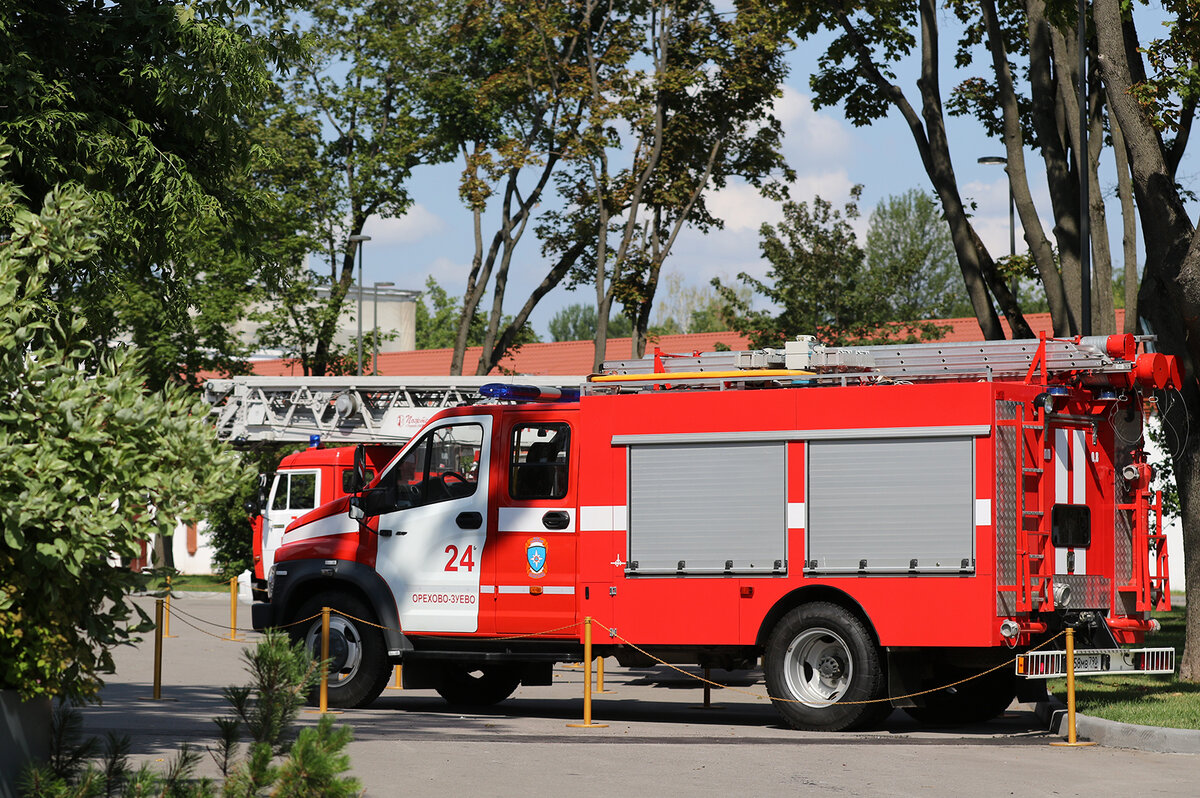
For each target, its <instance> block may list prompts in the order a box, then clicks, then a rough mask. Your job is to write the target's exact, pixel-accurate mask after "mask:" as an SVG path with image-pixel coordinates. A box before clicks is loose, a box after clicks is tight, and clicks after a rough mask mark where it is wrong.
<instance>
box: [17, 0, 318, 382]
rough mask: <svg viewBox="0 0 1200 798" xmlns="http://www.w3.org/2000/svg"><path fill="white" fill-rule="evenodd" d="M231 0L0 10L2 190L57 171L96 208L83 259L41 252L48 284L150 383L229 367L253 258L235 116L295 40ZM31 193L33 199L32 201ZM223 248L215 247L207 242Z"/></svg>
mask: <svg viewBox="0 0 1200 798" xmlns="http://www.w3.org/2000/svg"><path fill="white" fill-rule="evenodd" d="M266 4H267V5H270V6H276V5H278V3H277V2H276V1H275V0H267V2H266ZM244 12H245V4H243V3H241V2H237V1H236V0H208V1H207V2H202V3H194V4H190V5H186V6H185V5H181V4H178V3H176V2H173V1H172V0H128V2H122V3H101V2H92V1H91V0H50V1H48V2H38V3H15V4H14V3H6V4H4V5H3V8H2V9H0V29H3V30H4V36H3V37H2V38H0V63H3V64H4V65H5V67H4V69H3V70H0V95H3V96H4V97H5V101H4V103H3V104H0V139H3V140H5V141H7V142H8V143H9V144H11V145H13V147H14V151H15V152H16V153H17V157H16V158H15V159H14V161H13V163H12V164H11V165H10V174H11V176H12V180H13V182H15V183H16V185H17V186H18V187H19V189H20V191H21V194H20V197H21V198H20V199H18V200H16V201H17V202H18V203H20V204H21V205H22V206H23V207H25V208H26V209H27V210H34V209H35V207H36V204H37V203H40V201H41V198H42V197H43V196H45V195H46V194H47V193H48V192H50V191H51V188H52V187H53V186H56V185H65V184H67V183H71V184H74V185H77V186H78V187H79V188H80V190H81V191H82V192H83V193H85V194H86V195H87V196H88V197H89V198H90V200H91V202H92V203H93V204H94V205H95V206H96V208H97V211H98V213H97V215H96V220H95V224H94V229H93V230H92V233H91V234H92V235H94V236H95V237H96V238H98V239H102V240H103V242H104V246H103V247H95V248H93V249H91V250H90V251H89V252H88V253H87V255H86V257H80V258H73V259H70V260H60V261H57V262H55V263H53V264H51V266H50V268H49V271H48V273H47V274H46V276H45V279H46V281H47V288H46V291H47V295H48V296H49V297H52V298H53V301H54V302H56V303H57V304H59V305H60V306H61V307H63V309H64V311H67V312H69V313H70V314H73V315H74V316H75V317H76V318H78V319H79V320H80V326H79V329H78V330H76V331H75V333H74V334H75V335H77V336H79V337H82V338H84V339H86V340H90V341H92V342H93V343H95V344H96V345H97V347H98V349H101V350H102V349H104V348H106V347H108V346H109V345H111V344H112V343H113V342H114V341H132V342H134V343H135V344H136V345H137V346H138V347H139V348H141V349H143V350H145V351H146V352H147V354H148V357H147V358H146V359H145V360H144V361H143V370H144V372H145V377H146V379H147V382H148V384H149V386H150V387H157V386H160V385H162V384H165V383H166V382H168V381H174V380H177V379H178V378H179V377H180V375H185V376H187V377H189V378H192V377H194V376H195V374H196V372H197V371H199V370H200V369H204V368H223V369H229V368H233V367H234V364H233V362H232V360H231V356H233V355H237V354H238V351H239V348H238V345H237V343H236V341H235V340H234V338H233V336H232V333H231V330H230V328H231V322H232V320H233V319H235V318H236V316H237V314H238V312H239V310H240V309H241V308H242V307H244V304H245V302H246V301H247V299H248V298H249V293H248V291H247V288H248V286H249V283H250V280H251V279H252V278H253V276H254V273H255V271H256V270H257V268H258V264H259V257H258V255H257V253H256V252H255V250H254V247H253V245H252V244H251V243H250V242H253V241H254V237H253V234H252V231H253V230H254V229H255V227H256V224H255V217H256V213H257V211H258V209H259V207H260V205H259V201H258V200H259V195H258V193H257V192H256V191H255V189H254V187H253V186H252V185H250V184H249V183H248V182H247V181H245V180H244V179H243V178H244V176H245V175H246V173H247V171H248V170H249V169H250V165H251V164H252V163H253V162H254V160H255V159H256V158H257V157H258V155H259V154H260V153H259V152H258V151H257V150H256V149H255V147H254V145H253V144H252V142H251V141H250V140H249V138H248V137H247V135H246V133H245V130H244V129H243V128H242V127H241V126H240V125H239V123H238V120H239V118H240V117H241V116H243V115H244V114H245V112H246V111H247V110H248V109H250V108H252V107H254V106H255V105H256V104H257V103H258V102H259V101H260V99H261V98H262V96H263V95H264V93H265V92H266V91H267V89H268V87H269V77H268V72H267V65H268V64H269V63H271V62H275V63H281V62H282V61H283V60H285V59H286V58H289V57H291V56H292V55H294V52H295V47H294V41H293V38H292V37H290V36H288V35H286V34H281V35H278V36H273V37H256V36H254V35H253V34H252V33H251V32H250V31H249V29H248V28H246V27H245V26H242V25H237V24H235V21H236V20H237V19H238V18H239V17H240V16H241V15H242V14H243V13H244ZM31 203H32V204H31ZM225 252H230V253H238V255H239V256H240V257H237V258H232V257H230V258H225V257H221V258H213V257H212V255H213V254H214V253H225Z"/></svg>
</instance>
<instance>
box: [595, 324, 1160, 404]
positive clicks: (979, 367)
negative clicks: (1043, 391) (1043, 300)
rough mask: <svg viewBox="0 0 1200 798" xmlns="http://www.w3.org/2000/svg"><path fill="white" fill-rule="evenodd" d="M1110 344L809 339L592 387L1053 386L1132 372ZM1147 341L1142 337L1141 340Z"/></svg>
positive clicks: (696, 359) (651, 367)
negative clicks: (1011, 382) (1000, 382)
mask: <svg viewBox="0 0 1200 798" xmlns="http://www.w3.org/2000/svg"><path fill="white" fill-rule="evenodd" d="M1118 337H1120V336H1118ZM1109 338H1110V336H1090V337H1086V338H1081V339H1078V340H1076V339H1070V340H1067V339H1050V338H1047V339H1019V340H1002V341H971V342H949V343H923V344H896V345H888V346H863V347H826V346H822V345H820V344H818V343H816V341H815V339H813V338H811V337H809V336H801V337H800V338H798V339H797V340H795V341H788V342H787V344H786V346H785V348H783V349H759V350H751V351H744V352H696V353H692V354H691V355H668V354H665V353H662V352H656V353H655V354H654V355H653V356H648V357H645V358H641V359H639V360H618V361H606V362H605V363H604V368H603V371H604V372H605V374H604V375H602V376H599V377H593V378H591V382H590V383H589V386H588V387H589V391H590V392H592V393H597V392H601V391H603V390H606V389H612V388H621V389H628V388H637V387H639V386H641V387H647V386H649V385H651V384H654V382H655V380H656V379H657V381H658V382H660V383H661V382H664V380H662V379H658V378H657V376H656V375H664V376H665V377H668V378H670V383H671V384H672V385H693V386H705V385H710V386H711V385H718V384H725V385H727V386H728V385H731V384H746V383H762V382H774V383H776V384H786V383H792V382H799V383H802V384H813V383H830V382H837V383H842V384H846V383H850V382H875V381H880V380H891V381H922V382H924V381H930V380H960V381H962V380H996V379H1026V378H1030V377H1032V376H1033V374H1034V373H1035V372H1036V371H1038V370H1040V371H1041V372H1042V375H1043V377H1044V378H1045V379H1047V380H1048V379H1050V377H1051V376H1052V375H1065V374H1079V375H1084V376H1085V378H1086V377H1087V376H1093V375H1094V376H1100V375H1113V374H1118V373H1128V372H1132V371H1133V369H1134V362H1133V360H1132V359H1128V357H1129V356H1131V355H1132V352H1131V351H1130V352H1129V353H1128V355H1127V356H1126V357H1117V356H1114V355H1113V354H1110V352H1109V347H1108V344H1109ZM1131 338H1132V337H1131ZM1147 338H1148V337H1147V336H1140V337H1137V338H1136V339H1134V340H1139V341H1140V340H1146V339H1147ZM1134 345H1135V344H1134ZM1123 354H1125V353H1123ZM739 372H740V373H739Z"/></svg>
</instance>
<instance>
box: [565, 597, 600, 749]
mask: <svg viewBox="0 0 1200 798" xmlns="http://www.w3.org/2000/svg"><path fill="white" fill-rule="evenodd" d="M583 662H584V676H585V678H584V680H583V723H568V724H567V725H568V726H570V727H572V728H575V729H587V728H600V729H603V728H607V727H608V724H607V723H592V619H591V618H590V617H589V618H584V619H583Z"/></svg>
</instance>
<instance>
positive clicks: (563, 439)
mask: <svg viewBox="0 0 1200 798" xmlns="http://www.w3.org/2000/svg"><path fill="white" fill-rule="evenodd" d="M511 444H512V446H511V449H510V450H509V467H508V493H509V496H511V497H512V498H514V499H561V498H563V497H565V496H566V495H567V478H568V477H569V470H568V469H569V463H568V462H567V461H568V457H569V453H570V451H571V428H570V427H569V426H568V425H566V424H561V423H556V424H549V423H547V424H522V425H520V426H518V427H516V428H514V429H513V433H512V441H511Z"/></svg>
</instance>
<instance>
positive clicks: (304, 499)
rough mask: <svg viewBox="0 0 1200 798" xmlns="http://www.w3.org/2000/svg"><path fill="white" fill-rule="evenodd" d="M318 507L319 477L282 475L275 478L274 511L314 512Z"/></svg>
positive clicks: (298, 474) (311, 475) (272, 507)
mask: <svg viewBox="0 0 1200 798" xmlns="http://www.w3.org/2000/svg"><path fill="white" fill-rule="evenodd" d="M316 506H317V475H316V474H311V473H308V474H306V473H296V474H289V473H280V474H277V475H276V477H275V497H274V498H273V499H272V500H271V509H272V510H312V509H313V508H315V507H316Z"/></svg>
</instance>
